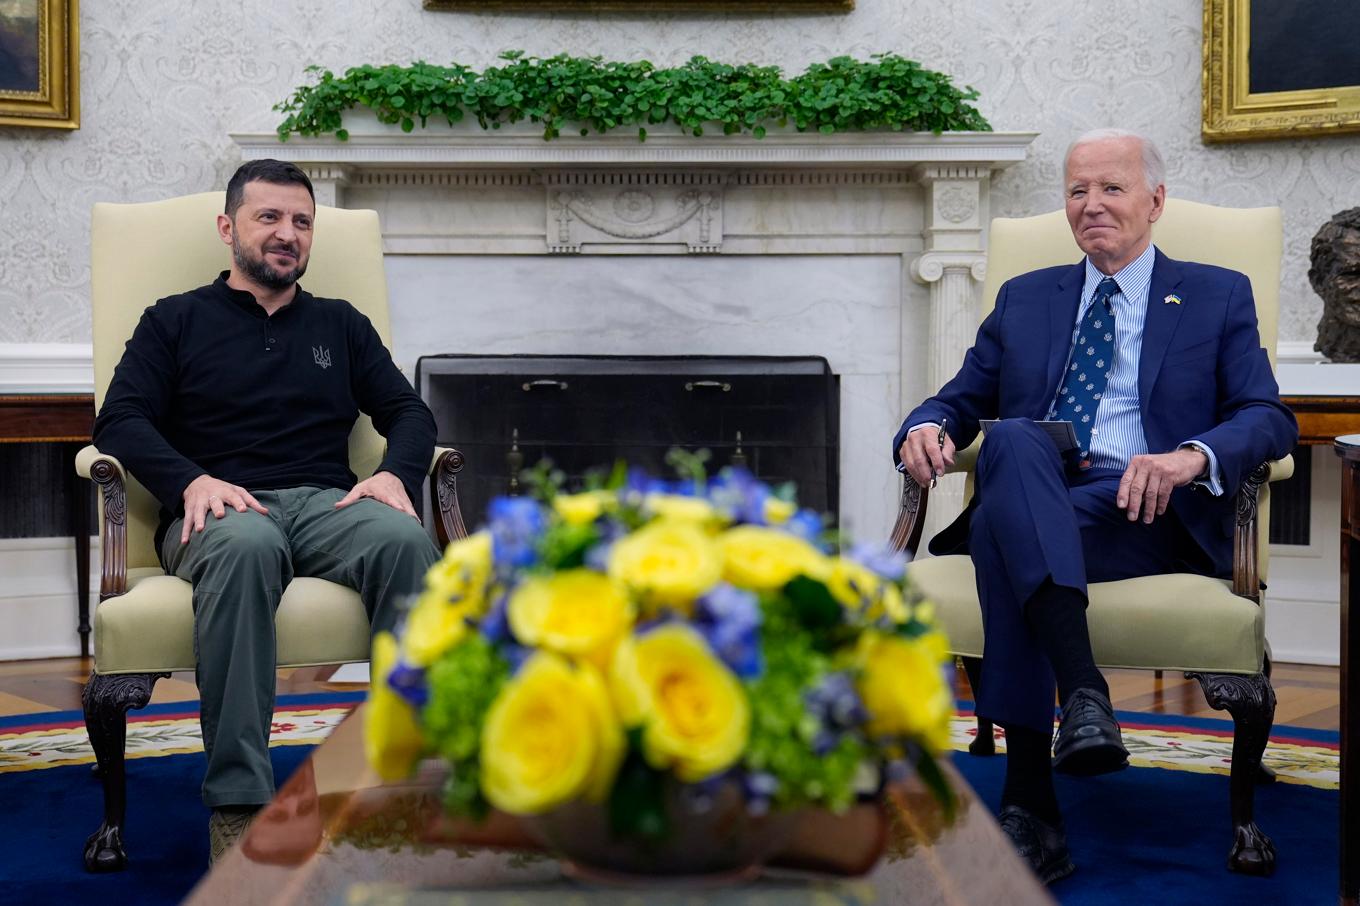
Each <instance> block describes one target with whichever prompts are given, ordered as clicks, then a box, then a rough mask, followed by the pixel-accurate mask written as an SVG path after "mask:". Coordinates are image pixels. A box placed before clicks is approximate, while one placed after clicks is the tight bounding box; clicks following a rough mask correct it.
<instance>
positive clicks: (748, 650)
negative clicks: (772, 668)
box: [694, 583, 765, 679]
mask: <svg viewBox="0 0 1360 906" xmlns="http://www.w3.org/2000/svg"><path fill="white" fill-rule="evenodd" d="M694 627H695V628H696V629H698V630H699V632H700V634H701V635H703V637H704V640H705V641H707V642H708V646H709V647H710V648H712V649H713V652H714V653H715V654H717V655H718V657H720V658H721V659H722V660H723V662H724V663H725V664H727V666H728V667H730V668H732V672H733V673H735V674H736V675H737V676H739V677H741V678H742V679H751V678H752V677H756V676H760V674H761V673H763V672H764V671H765V658H764V654H763V653H762V652H761V648H760V603H759V601H758V599H757V598H756V596H755V595H754V594H752V593H751V592H749V591H744V590H742V589H739V588H735V587H733V586H731V585H728V584H726V583H723V584H720V585H718V586H716V587H715V588H714V589H713V590H712V591H710V592H709V593H708V594H706V595H704V596H703V597H702V598H700V599H699V600H698V601H697V602H696V606H695V608H694Z"/></svg>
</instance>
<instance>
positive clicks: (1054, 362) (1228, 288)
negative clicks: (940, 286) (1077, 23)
mask: <svg viewBox="0 0 1360 906" xmlns="http://www.w3.org/2000/svg"><path fill="white" fill-rule="evenodd" d="M1085 275H1086V270H1085V262H1084V261H1082V262H1079V263H1078V264H1075V265H1065V266H1062V267H1050V268H1045V269H1044V270H1039V271H1033V272H1031V273H1028V274H1023V275H1021V276H1019V277H1016V278H1015V279H1013V280H1009V281H1007V282H1006V284H1005V285H1003V286H1002V287H1001V291H1000V292H999V293H998V294H997V299H996V308H995V309H994V310H993V311H992V313H991V314H990V315H988V316H987V318H986V320H984V321H983V322H982V326H981V327H980V328H979V329H978V334H977V340H976V342H975V343H974V345H973V348H972V349H970V350H968V353H967V355H965V356H964V360H963V367H962V368H960V369H959V373H958V374H957V375H955V376H954V378H953V379H952V380H951V381H949V383H947V384H945V385H944V387H942V388H941V389H940V392H939V393H938V394H936V395H935V396H933V397H931V398H930V399H928V400H926V401H925V402H924V403H922V404H921V405H920V406H918V407H917V408H916V409H914V410H912V412H911V413H910V414H909V415H908V416H907V418H906V420H905V421H904V422H903V423H902V428H901V429H900V430H899V431H898V433H897V436H896V437H894V438H893V459H894V461H898V450H899V449H900V448H901V446H902V440H903V438H904V437H906V433H907V428H909V427H911V426H912V425H917V424H920V423H921V422H938V421H940V420H941V419H944V418H948V419H949V434H950V436H951V437H952V438H953V439H954V443H955V445H956V446H957V447H958V448H959V449H962V448H964V447H967V446H968V445H969V444H971V443H972V442H973V439H974V438H975V437H976V436H977V433H978V430H979V426H978V422H979V420H981V419H991V418H1031V419H1035V420H1039V419H1042V418H1044V417H1045V416H1046V415H1047V414H1048V409H1049V406H1050V405H1051V404H1052V402H1053V397H1054V394H1055V393H1056V391H1057V387H1058V378H1059V377H1060V373H1061V371H1062V368H1063V364H1064V363H1065V362H1066V360H1067V354H1068V351H1069V347H1070V345H1071V342H1072V328H1073V325H1074V324H1075V323H1076V318H1077V308H1078V306H1079V305H1080V302H1081V290H1082V285H1083V283H1084V280H1085ZM1171 294H1175V295H1176V296H1178V297H1179V298H1180V299H1181V302H1180V304H1175V303H1174V302H1171V303H1168V302H1164V301H1163V300H1164V299H1165V298H1166V297H1167V296H1168V295H1171ZM1138 397H1139V406H1140V408H1141V410H1142V414H1143V433H1144V435H1145V437H1146V438H1147V446H1148V452H1150V453H1164V452H1167V451H1170V450H1174V449H1176V447H1177V446H1179V445H1180V444H1182V443H1184V442H1186V441H1188V440H1198V441H1201V442H1202V443H1204V444H1206V445H1207V446H1208V447H1210V448H1211V449H1212V450H1213V451H1214V455H1215V456H1217V457H1218V465H1219V468H1220V469H1221V470H1222V476H1223V486H1224V489H1225V491H1226V493H1225V494H1223V495H1222V496H1220V497H1214V496H1213V495H1211V494H1208V493H1207V492H1205V491H1204V490H1202V489H1198V488H1195V487H1193V486H1186V487H1183V488H1177V489H1176V490H1175V491H1174V492H1172V495H1171V506H1172V508H1173V509H1174V510H1175V512H1176V515H1177V516H1178V517H1179V518H1180V520H1181V522H1182V523H1183V524H1184V525H1185V527H1186V528H1187V529H1188V530H1189V532H1190V534H1191V536H1193V537H1194V539H1195V541H1196V542H1197V543H1198V544H1199V546H1200V548H1202V549H1203V551H1204V552H1205V553H1206V554H1207V555H1208V556H1209V558H1210V560H1211V561H1212V563H1213V567H1214V571H1215V573H1216V574H1217V575H1220V576H1228V575H1231V573H1232V530H1233V520H1234V506H1233V498H1234V491H1235V490H1236V489H1237V487H1238V486H1239V485H1240V484H1241V483H1242V480H1243V479H1244V478H1245V477H1246V476H1247V474H1249V473H1250V471H1251V470H1252V469H1253V468H1255V467H1256V466H1257V465H1259V464H1260V463H1261V462H1263V461H1265V460H1267V459H1278V458H1280V457H1282V456H1284V455H1285V454H1287V453H1289V452H1290V451H1291V450H1292V449H1293V448H1294V445H1295V443H1296V441H1297V440H1298V424H1297V423H1296V422H1295V420H1294V415H1293V413H1292V412H1290V411H1289V409H1288V408H1286V407H1285V406H1284V404H1283V403H1281V402H1280V391H1279V386H1278V385H1277V384H1276V383H1275V376H1274V374H1273V373H1272V372H1271V370H1270V360H1269V359H1268V358H1267V357H1266V351H1265V350H1264V349H1262V348H1261V340H1260V337H1259V335H1258V334H1257V329H1256V304H1255V301H1254V299H1253V298H1252V294H1251V281H1250V280H1248V279H1247V277H1246V275H1244V274H1240V273H1238V272H1236V271H1231V270H1227V269H1225V268H1221V267H1213V266H1210V265H1205V264H1192V263H1189V262H1184V261H1174V260H1172V259H1170V258H1168V257H1166V256H1165V255H1163V254H1162V253H1161V251H1160V250H1159V251H1158V252H1157V253H1156V260H1155V263H1154V265H1153V269H1152V284H1151V287H1150V289H1149V292H1148V308H1147V320H1146V322H1145V323H1144V326H1143V351H1142V356H1141V358H1140V359H1139V363H1138ZM970 512H971V507H970V509H969V510H966V511H965V512H964V513H963V515H962V516H960V517H959V519H958V520H956V521H955V522H954V523H953V524H952V525H950V526H949V527H948V528H947V529H945V531H942V532H940V534H939V535H937V536H936V537H935V539H933V540H932V541H931V545H930V549H931V551H932V552H933V553H937V554H939V553H951V552H961V551H962V550H964V549H966V543H967V537H968V535H967V528H968V518H969V514H970Z"/></svg>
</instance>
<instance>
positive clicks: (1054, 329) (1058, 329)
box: [1035, 259, 1086, 418]
mask: <svg viewBox="0 0 1360 906" xmlns="http://www.w3.org/2000/svg"><path fill="white" fill-rule="evenodd" d="M1085 278H1086V260H1085V259H1082V261H1081V262H1079V263H1078V264H1074V265H1073V266H1072V267H1070V268H1068V269H1067V270H1065V271H1063V274H1062V276H1061V277H1060V278H1059V279H1058V286H1057V288H1055V289H1054V290H1053V295H1052V296H1050V297H1049V300H1048V387H1047V388H1046V390H1047V396H1045V397H1044V399H1043V400H1042V401H1041V403H1042V405H1043V411H1042V412H1040V413H1038V414H1037V415H1036V416H1035V417H1036V418H1048V407H1049V406H1050V405H1052V403H1053V398H1054V397H1055V396H1057V393H1058V381H1059V379H1060V378H1061V376H1062V370H1063V367H1064V366H1066V365H1067V356H1068V353H1070V352H1071V351H1072V330H1073V328H1075V327H1076V324H1077V309H1078V307H1080V305H1081V288H1082V285H1083V284H1084V283H1085V282H1086V279H1085Z"/></svg>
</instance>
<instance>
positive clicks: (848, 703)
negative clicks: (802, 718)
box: [803, 671, 869, 755]
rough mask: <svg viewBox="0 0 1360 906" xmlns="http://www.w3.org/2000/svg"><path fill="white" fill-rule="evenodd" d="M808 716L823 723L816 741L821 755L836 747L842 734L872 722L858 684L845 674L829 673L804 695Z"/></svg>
mask: <svg viewBox="0 0 1360 906" xmlns="http://www.w3.org/2000/svg"><path fill="white" fill-rule="evenodd" d="M803 701H804V703H805V704H806V705H807V709H808V713H809V714H811V715H812V716H813V717H815V718H817V720H818V721H819V722H820V723H821V725H822V729H821V731H820V732H819V733H818V737H817V739H816V740H815V741H814V748H817V749H821V751H819V752H818V754H820V755H824V754H826V752H829V751H830V750H831V749H833V748H835V746H836V743H837V742H839V741H840V737H841V734H843V733H845V732H846V731H847V730H853V729H856V728H858V727H859V726H861V725H862V724H864V722H865V721H867V720H868V719H869V712H868V710H867V709H866V708H865V707H864V702H863V700H862V699H861V698H860V697H859V692H857V691H856V689H855V682H854V680H853V679H852V678H851V677H850V674H848V673H845V672H843V671H836V672H833V673H828V674H827V675H826V676H824V677H822V679H821V682H819V683H818V684H817V685H815V686H813V687H812V688H811V689H809V690H808V691H807V692H806V693H804V695H803ZM824 736H825V737H826V738H825V739H824V738H823V737H824Z"/></svg>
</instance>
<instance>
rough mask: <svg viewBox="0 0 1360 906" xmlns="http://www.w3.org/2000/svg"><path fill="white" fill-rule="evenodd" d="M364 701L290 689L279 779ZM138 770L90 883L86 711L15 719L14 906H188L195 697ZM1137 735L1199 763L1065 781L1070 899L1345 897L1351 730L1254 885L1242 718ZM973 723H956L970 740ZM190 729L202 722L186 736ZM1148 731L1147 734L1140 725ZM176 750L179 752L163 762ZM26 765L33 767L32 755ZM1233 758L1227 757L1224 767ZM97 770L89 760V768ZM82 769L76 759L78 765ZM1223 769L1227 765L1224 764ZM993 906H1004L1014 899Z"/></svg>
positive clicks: (1265, 807) (1156, 727)
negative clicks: (1238, 821)
mask: <svg viewBox="0 0 1360 906" xmlns="http://www.w3.org/2000/svg"><path fill="white" fill-rule="evenodd" d="M358 699H359V696H358V695H353V694H341V695H335V694H328V695H314V696H311V695H309V696H299V695H294V696H280V698H279V709H278V713H277V714H276V716H275V724H274V734H275V738H276V739H279V740H288V741H290V742H291V744H287V745H279V746H276V747H274V748H273V749H271V756H272V759H273V763H274V773H275V777H276V780H277V782H278V783H279V784H280V785H282V783H283V782H284V780H285V779H286V778H287V777H288V776H289V775H290V774H291V773H292V772H293V771H294V770H295V769H296V768H297V766H298V765H299V764H300V763H301V762H302V760H303V759H304V758H305V757H306V756H307V754H308V753H309V752H310V751H311V747H310V745H308V744H306V743H307V742H308V741H309V740H314V739H316V738H320V737H322V736H324V734H325V733H326V732H328V730H329V727H330V726H333V725H334V722H335V721H336V720H338V715H342V714H343V711H344V709H345V708H348V707H350V706H352V705H353V704H354V703H355V702H356V701H357V700H358ZM133 717H134V720H135V723H134V725H133V729H132V730H131V731H130V739H131V740H133V741H130V743H129V752H133V751H134V750H136V751H140V752H141V753H142V755H143V757H135V758H130V759H129V760H128V762H127V771H128V792H129V798H130V804H129V809H128V820H127V823H126V826H125V842H126V845H127V849H128V852H129V853H130V860H129V864H128V868H127V870H126V871H124V872H121V873H116V874H112V875H89V874H86V873H85V871H84V869H83V868H82V865H81V852H82V849H83V846H84V842H85V838H86V836H88V835H89V834H90V833H91V832H92V831H93V830H94V829H95V828H96V827H97V826H98V824H99V818H100V815H101V814H102V809H103V797H102V795H101V792H100V785H99V782H98V781H97V780H96V779H95V778H94V777H93V776H91V774H90V766H89V764H88V763H87V762H88V757H89V756H88V748H86V749H84V751H83V752H82V751H81V749H80V746H79V745H78V743H79V742H80V741H82V739H83V727H82V726H81V721H80V716H79V714H75V713H60V714H47V715H38V716H35V717H28V718H5V719H0V903H3V904H5V906H11V904H13V906H27V904H34V906H47V904H54V903H98V904H99V906H118V904H138V906H157V904H170V903H178V902H179V901H180V900H181V899H183V898H184V897H185V896H186V895H187V894H188V892H189V891H190V890H191V889H192V888H193V886H194V884H195V883H197V881H198V879H199V878H200V877H201V876H202V874H203V873H204V871H206V869H207V861H208V842H207V819H208V811H207V809H206V808H204V807H203V805H202V804H201V802H200V800H199V784H200V782H201V781H202V775H203V767H204V759H203V754H202V752H201V751H198V752H191V753H188V754H168V753H172V752H175V751H177V750H178V751H181V752H182V751H183V749H182V748H179V747H181V746H183V745H184V744H185V743H186V739H185V738H182V737H183V735H184V734H189V733H191V732H192V731H193V730H194V729H195V728H196V723H197V721H196V719H195V713H194V706H193V703H188V704H179V705H157V706H152V707H151V708H148V709H145V710H144V711H141V712H134V715H133ZM1121 719H1122V720H1124V721H1126V724H1125V726H1126V733H1125V736H1126V742H1128V743H1129V745H1130V749H1131V750H1132V751H1134V752H1135V754H1137V753H1139V752H1143V753H1146V757H1147V758H1148V759H1158V758H1161V757H1162V756H1161V755H1159V754H1158V753H1159V752H1164V751H1167V750H1168V747H1170V749H1172V750H1177V751H1179V750H1194V751H1193V752H1191V753H1190V754H1191V756H1192V757H1190V758H1188V760H1186V761H1184V762H1182V764H1183V765H1185V766H1186V769H1182V770H1167V769H1163V768H1158V767H1140V766H1138V764H1139V758H1135V766H1134V767H1132V768H1130V769H1129V770H1126V771H1123V772H1120V773H1118V774H1113V775H1109V776H1106V777H1097V778H1091V779H1074V778H1067V777H1059V778H1058V782H1057V783H1058V797H1059V800H1060V801H1061V802H1062V805H1063V811H1064V816H1065V818H1066V821H1067V831H1068V839H1069V842H1070V845H1071V848H1072V856H1073V860H1074V861H1075V862H1076V863H1077V872H1076V874H1074V875H1073V876H1072V877H1070V878H1068V879H1066V880H1064V881H1061V882H1059V883H1058V884H1057V885H1055V886H1054V887H1053V888H1052V892H1053V894H1054V896H1055V897H1056V898H1057V899H1058V900H1059V902H1061V903H1062V904H1064V906H1084V904H1101V906H1115V904H1140V906H1141V904H1149V903H1155V904H1182V903H1184V904H1204V906H1214V904H1225V906H1227V904H1233V906H1238V904H1243V903H1245V904H1249V906H1273V904H1282V906H1283V904H1289V906H1293V904H1313V903H1317V904H1323V903H1334V902H1336V890H1337V864H1338V862H1337V860H1338V843H1337V836H1338V828H1339V820H1340V819H1339V797H1338V795H1337V792H1336V790H1335V789H1334V788H1331V789H1328V788H1318V787H1317V786H1310V785H1308V783H1309V782H1312V781H1310V780H1307V779H1306V778H1310V777H1313V778H1315V777H1316V776H1318V770H1317V768H1316V765H1315V764H1314V763H1313V762H1315V761H1316V760H1317V757H1316V752H1314V754H1313V756H1307V755H1306V754H1303V755H1301V754H1299V752H1300V750H1301V747H1302V748H1306V747H1309V746H1312V747H1314V748H1317V747H1322V748H1327V749H1330V750H1332V751H1334V749H1335V745H1336V739H1337V734H1335V733H1325V732H1319V731H1313V730H1297V729H1293V728H1288V727H1277V728H1276V733H1275V736H1274V737H1273V738H1272V750H1271V752H1272V753H1274V754H1273V757H1275V758H1276V759H1279V760H1278V761H1277V765H1278V766H1279V767H1281V768H1284V767H1285V766H1286V763H1287V762H1289V761H1291V760H1292V761H1294V762H1297V764H1296V765H1295V767H1296V769H1297V770H1299V771H1300V776H1301V777H1304V778H1305V779H1304V780H1302V781H1297V782H1291V783H1277V784H1274V785H1270V786H1263V787H1258V788H1257V795H1256V808H1257V820H1258V823H1260V825H1261V826H1262V828H1264V829H1265V831H1266V832H1267V833H1268V834H1270V835H1271V837H1272V838H1273V839H1274V841H1275V848H1276V852H1277V853H1278V855H1279V868H1278V871H1277V873H1276V875H1275V876H1274V877H1273V878H1247V877H1243V876H1241V875H1236V874H1234V873H1232V872H1229V871H1228V870H1227V869H1226V867H1225V861H1226V859H1227V853H1228V847H1229V844H1230V843H1231V834H1230V830H1229V820H1228V777H1227V776H1226V775H1225V774H1218V773H1198V772H1196V771H1198V770H1201V769H1203V767H1204V765H1205V763H1206V761H1212V760H1215V759H1214V756H1215V752H1216V751H1217V750H1215V749H1214V748H1213V746H1214V745H1215V744H1218V745H1226V743H1227V738H1226V737H1227V736H1229V735H1230V733H1231V724H1230V723H1229V722H1227V721H1219V720H1205V719H1195V718H1163V717H1160V716H1152V715H1146V714H1139V715H1133V714H1121ZM968 727H971V721H966V720H964V721H960V722H958V723H956V736H958V737H959V738H958V739H957V740H956V744H959V745H964V744H966V739H965V738H964V736H963V733H964V732H965V729H966V728H968ZM186 728H187V729H186ZM1139 728H1142V729H1139ZM162 752H165V753H167V754H161V753H162ZM24 759H28V761H25V760H24ZM1217 760H1219V761H1221V760H1222V759H1217ZM82 761H84V762H86V763H80V762H82ZM67 762H76V763H67ZM954 764H955V766H956V767H957V768H958V769H959V770H960V771H961V772H962V773H963V775H964V776H965V777H966V778H967V779H968V782H969V783H970V784H971V785H972V786H973V788H974V789H976V790H977V792H978V795H979V796H980V797H981V798H982V800H983V801H984V802H986V803H987V804H988V805H989V806H990V807H991V808H992V809H993V810H995V809H996V808H997V803H998V802H999V800H1000V796H1001V785H1002V781H1003V778H1004V773H1005V766H1006V760H1005V758H1004V756H1003V757H990V758H981V757H976V756H972V755H969V754H967V753H966V752H958V753H956V754H955V755H954ZM1220 767H1222V766H1221V765H1220ZM983 906H1004V904H1002V903H996V904H983Z"/></svg>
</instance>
